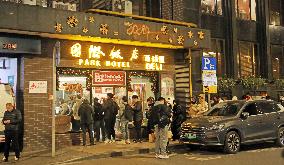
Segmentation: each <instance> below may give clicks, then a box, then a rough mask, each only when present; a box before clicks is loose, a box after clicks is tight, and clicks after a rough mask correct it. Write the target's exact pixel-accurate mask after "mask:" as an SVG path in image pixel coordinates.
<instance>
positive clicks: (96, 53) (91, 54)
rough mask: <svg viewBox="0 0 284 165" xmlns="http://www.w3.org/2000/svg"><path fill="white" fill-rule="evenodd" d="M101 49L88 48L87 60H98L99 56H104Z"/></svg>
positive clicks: (96, 47)
mask: <svg viewBox="0 0 284 165" xmlns="http://www.w3.org/2000/svg"><path fill="white" fill-rule="evenodd" d="M101 49H102V48H101V47H100V46H93V45H91V46H90V48H89V58H96V59H100V58H101V56H105V53H104V52H103V51H102V50H101Z"/></svg>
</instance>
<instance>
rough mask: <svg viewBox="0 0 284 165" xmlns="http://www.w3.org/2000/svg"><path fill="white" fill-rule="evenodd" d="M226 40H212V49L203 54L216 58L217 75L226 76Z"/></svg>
mask: <svg viewBox="0 0 284 165" xmlns="http://www.w3.org/2000/svg"><path fill="white" fill-rule="evenodd" d="M224 43H225V42H224V40H221V39H212V40H211V49H210V50H208V51H206V52H203V54H204V55H205V56H208V55H211V56H215V57H216V60H217V75H218V76H221V77H222V76H224V75H225V74H226V70H225V66H226V65H225V51H224V48H225V45H224Z"/></svg>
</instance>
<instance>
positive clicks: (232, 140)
mask: <svg viewBox="0 0 284 165" xmlns="http://www.w3.org/2000/svg"><path fill="white" fill-rule="evenodd" d="M240 146H241V138H240V135H239V134H238V133H237V132H235V131H231V132H229V133H227V135H226V139H225V146H224V152H225V153H228V154H235V153H237V152H239V150H240Z"/></svg>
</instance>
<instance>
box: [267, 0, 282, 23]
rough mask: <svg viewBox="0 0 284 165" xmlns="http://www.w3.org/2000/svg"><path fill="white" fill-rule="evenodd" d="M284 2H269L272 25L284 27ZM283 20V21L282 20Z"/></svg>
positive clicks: (272, 0)
mask: <svg viewBox="0 0 284 165" xmlns="http://www.w3.org/2000/svg"><path fill="white" fill-rule="evenodd" d="M283 7H284V0H270V1H269V18H270V24H272V25H276V26H279V25H284V9H283ZM281 18H282V20H281Z"/></svg>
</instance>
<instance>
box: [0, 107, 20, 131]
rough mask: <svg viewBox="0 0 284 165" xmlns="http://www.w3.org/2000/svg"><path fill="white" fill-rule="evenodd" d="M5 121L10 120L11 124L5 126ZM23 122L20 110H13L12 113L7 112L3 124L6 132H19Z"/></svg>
mask: <svg viewBox="0 0 284 165" xmlns="http://www.w3.org/2000/svg"><path fill="white" fill-rule="evenodd" d="M5 120H10V123H9V124H4V121H5ZM21 121H22V114H21V112H20V111H19V110H17V109H13V110H12V111H11V112H9V111H5V113H4V117H3V120H2V123H3V124H4V125H5V130H6V131H17V130H18V129H19V125H20V123H21Z"/></svg>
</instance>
